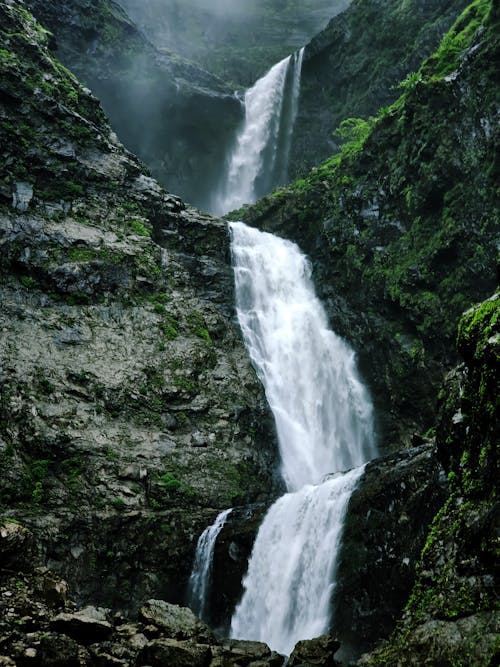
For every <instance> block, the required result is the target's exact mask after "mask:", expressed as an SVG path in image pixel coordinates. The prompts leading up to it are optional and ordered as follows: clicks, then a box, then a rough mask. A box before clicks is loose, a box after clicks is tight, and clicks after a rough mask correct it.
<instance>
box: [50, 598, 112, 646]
mask: <svg viewBox="0 0 500 667" xmlns="http://www.w3.org/2000/svg"><path fill="white" fill-rule="evenodd" d="M108 611H109V610H108V609H103V608H102V607H92V606H90V605H89V606H88V607H84V608H83V609H81V610H80V611H76V612H75V613H66V612H63V613H61V614H58V615H57V616H55V617H54V618H53V619H52V620H51V622H50V627H51V628H52V629H53V630H55V631H56V632H62V633H64V634H66V635H68V636H69V637H72V638H73V639H75V640H76V641H78V642H81V643H83V644H92V643H94V642H96V641H100V640H103V639H107V637H109V636H110V635H111V633H112V632H113V626H112V625H111V623H110V622H109V621H108Z"/></svg>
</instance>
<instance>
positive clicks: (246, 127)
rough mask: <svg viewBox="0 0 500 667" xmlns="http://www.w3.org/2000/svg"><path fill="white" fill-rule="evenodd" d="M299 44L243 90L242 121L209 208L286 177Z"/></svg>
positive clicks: (246, 198)
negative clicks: (226, 165) (251, 85)
mask: <svg viewBox="0 0 500 667" xmlns="http://www.w3.org/2000/svg"><path fill="white" fill-rule="evenodd" d="M303 54H304V49H301V50H300V51H299V52H297V53H296V54H294V55H292V56H287V57H286V58H284V59H283V60H281V61H280V62H279V63H277V64H276V65H274V66H273V67H272V68H271V69H270V70H269V72H267V74H265V76H263V77H262V78H261V79H259V80H258V81H257V82H256V83H255V85H254V86H253V87H252V88H249V89H248V90H247V91H246V92H245V97H244V105H245V121H244V123H243V126H242V127H241V129H240V131H239V133H238V136H237V138H236V142H235V144H234V147H233V150H232V153H231V155H230V157H229V161H228V167H227V171H226V172H225V173H224V178H223V183H222V185H221V187H220V189H219V192H218V193H217V194H216V196H215V198H214V203H213V206H212V208H213V212H214V213H216V214H218V215H224V214H225V213H227V212H228V211H232V210H234V209H236V208H239V207H240V206H242V205H243V204H251V203H253V202H255V201H257V199H258V198H259V197H262V196H263V195H265V194H267V193H268V192H269V191H270V190H271V189H272V188H273V187H274V186H276V185H277V184H278V182H280V181H281V183H282V184H283V183H284V182H285V179H286V172H287V166H288V156H289V154H290V146H291V141H292V134H293V125H294V123H295V119H296V116H297V111H298V101H299V93H300V74H301V70H302V60H303Z"/></svg>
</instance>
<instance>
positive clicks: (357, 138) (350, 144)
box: [333, 117, 375, 157]
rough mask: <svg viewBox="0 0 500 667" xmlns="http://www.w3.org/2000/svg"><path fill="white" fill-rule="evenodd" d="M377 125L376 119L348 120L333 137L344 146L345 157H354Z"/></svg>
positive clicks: (343, 122) (342, 123) (341, 124)
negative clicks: (375, 124)
mask: <svg viewBox="0 0 500 667" xmlns="http://www.w3.org/2000/svg"><path fill="white" fill-rule="evenodd" d="M374 123H375V118H373V117H371V118H368V119H365V118H346V119H345V120H343V121H342V122H341V123H340V125H339V126H338V128H337V129H336V130H335V131H334V133H333V136H334V138H335V139H338V140H339V141H340V143H341V145H342V151H341V152H342V154H343V157H347V156H349V155H353V154H355V153H357V152H358V150H359V149H360V148H361V147H362V146H363V144H364V142H365V141H366V138H367V137H368V136H369V134H370V132H371V129H372V127H373V125H374Z"/></svg>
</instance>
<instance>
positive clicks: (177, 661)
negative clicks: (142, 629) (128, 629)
mask: <svg viewBox="0 0 500 667" xmlns="http://www.w3.org/2000/svg"><path fill="white" fill-rule="evenodd" d="M211 656H212V654H211V651H210V647H209V646H206V645H202V644H196V643H195V642H192V641H177V640H176V639H155V640H154V641H152V642H149V644H148V645H147V646H145V647H144V648H143V649H142V651H141V652H140V653H139V657H138V658H137V667H142V666H146V665H148V667H166V665H172V666H173V665H175V667H208V665H209V664H210V658H211Z"/></svg>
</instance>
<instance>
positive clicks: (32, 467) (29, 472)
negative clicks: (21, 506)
mask: <svg viewBox="0 0 500 667" xmlns="http://www.w3.org/2000/svg"><path fill="white" fill-rule="evenodd" d="M49 463H50V462H49V461H48V460H47V459H35V460H34V461H31V462H30V463H29V464H28V465H27V466H26V468H25V475H24V479H25V483H26V485H27V486H28V488H31V502H32V503H33V505H34V506H35V507H39V506H40V505H41V503H42V501H43V500H45V479H46V476H47V472H48V469H49Z"/></svg>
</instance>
